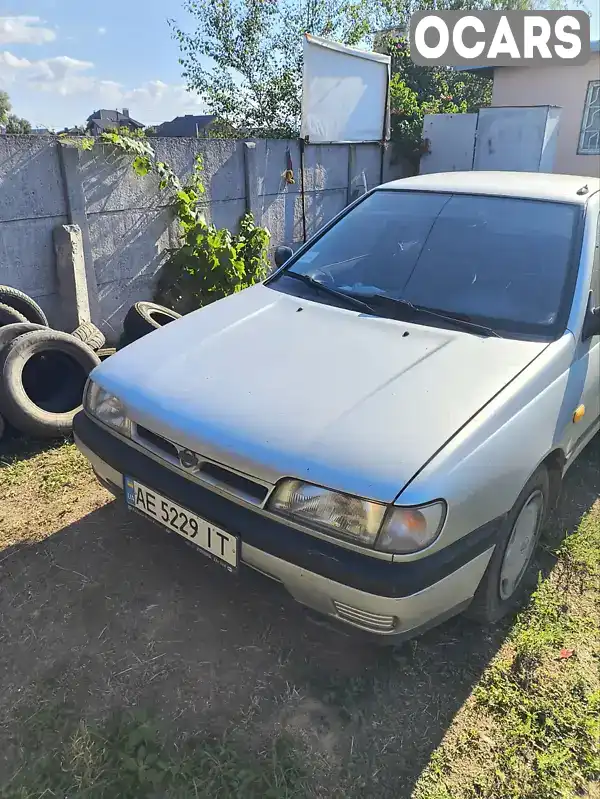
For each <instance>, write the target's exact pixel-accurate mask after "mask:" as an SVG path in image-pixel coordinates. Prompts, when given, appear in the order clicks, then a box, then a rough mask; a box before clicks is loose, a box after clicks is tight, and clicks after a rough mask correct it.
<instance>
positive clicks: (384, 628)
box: [333, 600, 398, 633]
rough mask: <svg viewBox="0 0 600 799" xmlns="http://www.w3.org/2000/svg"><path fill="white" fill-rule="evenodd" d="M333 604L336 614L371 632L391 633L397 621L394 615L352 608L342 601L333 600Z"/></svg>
mask: <svg viewBox="0 0 600 799" xmlns="http://www.w3.org/2000/svg"><path fill="white" fill-rule="evenodd" d="M333 604H334V605H335V609H336V611H337V615H338V616H339V617H340V618H341V619H344V621H348V622H350V623H351V624H355V625H356V626H357V627H362V628H363V629H365V630H370V631H371V632H376V633H391V632H392V631H393V630H394V628H395V627H396V624H397V623H398V619H397V618H396V616H387V615H383V614H381V613H371V612H370V611H368V610H361V609H360V608H353V607H352V606H351V605H345V604H344V603H343V602H336V601H335V600H334V602H333Z"/></svg>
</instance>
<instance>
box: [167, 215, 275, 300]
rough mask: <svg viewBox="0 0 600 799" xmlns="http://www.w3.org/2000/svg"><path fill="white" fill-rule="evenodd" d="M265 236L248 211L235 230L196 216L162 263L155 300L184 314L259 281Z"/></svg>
mask: <svg viewBox="0 0 600 799" xmlns="http://www.w3.org/2000/svg"><path fill="white" fill-rule="evenodd" d="M269 240H270V233H269V231H268V230H267V229H266V228H263V227H258V226H257V225H255V223H254V218H253V216H252V214H250V213H247V214H245V215H244V216H243V217H242V220H241V222H240V229H239V232H238V233H237V234H232V233H231V232H230V231H229V230H227V229H226V228H221V229H219V228H217V227H216V226H215V225H213V224H208V223H207V222H206V221H204V220H203V219H198V220H197V221H196V222H195V224H190V225H189V226H188V227H187V230H186V232H185V235H184V243H183V246H181V247H180V248H178V249H177V250H174V251H173V252H172V253H171V254H170V256H169V259H168V261H167V263H166V264H165V266H164V267H163V271H162V273H161V277H160V280H159V283H158V287H157V292H156V295H155V298H154V299H155V301H156V302H159V303H161V304H164V305H168V306H169V307H171V308H174V309H175V310H176V311H178V312H179V313H184V314H185V313H189V312H190V311H191V310H194V309H195V308H201V307H203V306H205V305H209V304H210V303H211V302H215V301H216V300H220V299H222V298H223V297H226V296H228V295H229V294H234V293H235V292H237V291H241V290H242V289H245V288H248V287H249V286H251V285H253V284H254V283H256V282H258V281H260V280H263V279H264V278H265V277H266V274H267V268H268V260H267V253H268V246H269Z"/></svg>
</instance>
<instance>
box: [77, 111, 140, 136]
mask: <svg viewBox="0 0 600 799" xmlns="http://www.w3.org/2000/svg"><path fill="white" fill-rule="evenodd" d="M86 127H87V130H88V132H89V133H90V134H91V135H92V136H99V135H100V134H101V133H104V131H107V130H114V129H115V128H129V130H141V129H143V128H144V125H142V123H141V122H137V121H136V120H135V119H132V118H131V117H130V116H129V109H128V108H124V109H123V110H122V111H112V110H108V109H106V108H101V109H100V111H94V113H93V114H91V116H89V117H88V118H87V126H86Z"/></svg>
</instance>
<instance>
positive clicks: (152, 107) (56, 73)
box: [0, 50, 204, 128]
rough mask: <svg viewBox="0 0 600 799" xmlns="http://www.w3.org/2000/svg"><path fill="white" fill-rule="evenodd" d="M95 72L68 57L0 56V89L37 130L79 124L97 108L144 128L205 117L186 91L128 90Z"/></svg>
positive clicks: (154, 86) (159, 85) (172, 87)
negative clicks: (121, 112) (125, 114)
mask: <svg viewBox="0 0 600 799" xmlns="http://www.w3.org/2000/svg"><path fill="white" fill-rule="evenodd" d="M93 68H94V64H93V63H91V62H90V61H79V60H77V59H75V58H70V57H69V56H57V57H54V58H42V59H37V60H29V59H27V58H19V57H17V56H15V55H14V54H13V53H11V52H9V51H7V50H5V51H0V85H7V86H8V87H9V94H10V97H11V100H12V102H13V105H14V106H15V109H16V111H15V112H16V113H19V115H20V116H25V117H27V118H28V119H30V120H32V121H35V122H36V124H37V122H38V121H43V124H44V125H53V126H55V127H58V128H62V127H65V126H67V125H73V124H81V123H82V122H83V121H84V120H85V119H87V117H88V116H89V115H90V114H91V113H92V112H93V111H95V110H97V109H99V108H118V109H121V108H123V107H125V108H128V109H129V111H130V113H131V116H132V117H133V118H134V119H137V120H139V121H140V122H142V123H143V124H145V125H154V124H157V123H160V122H164V121H165V120H168V119H172V118H173V117H175V116H181V115H183V114H190V113H202V112H203V111H204V105H203V103H202V100H201V99H200V98H199V97H198V96H197V95H192V94H190V93H189V92H187V91H186V88H185V86H183V85H179V84H168V83H164V82H163V81H161V80H153V81H147V82H145V83H144V84H142V85H141V86H138V87H135V88H130V87H127V86H124V85H123V84H121V83H117V82H115V81H110V80H102V79H100V78H98V77H96V76H95V75H94V74H93ZM53 95H59V96H60V97H61V98H62V99H61V101H60V102H57V101H56V99H51V98H52V96H53ZM46 98H47V99H46Z"/></svg>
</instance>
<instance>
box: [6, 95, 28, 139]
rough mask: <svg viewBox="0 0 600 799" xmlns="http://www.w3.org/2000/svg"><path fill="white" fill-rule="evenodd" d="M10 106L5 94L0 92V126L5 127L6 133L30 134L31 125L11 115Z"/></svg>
mask: <svg viewBox="0 0 600 799" xmlns="http://www.w3.org/2000/svg"><path fill="white" fill-rule="evenodd" d="M11 111H12V105H11V102H10V98H9V96H8V94H7V93H6V92H3V91H0V125H6V132H7V133H31V124H30V123H29V122H28V121H27V120H26V119H21V118H20V117H18V116H15V114H11V113H10V112H11Z"/></svg>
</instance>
